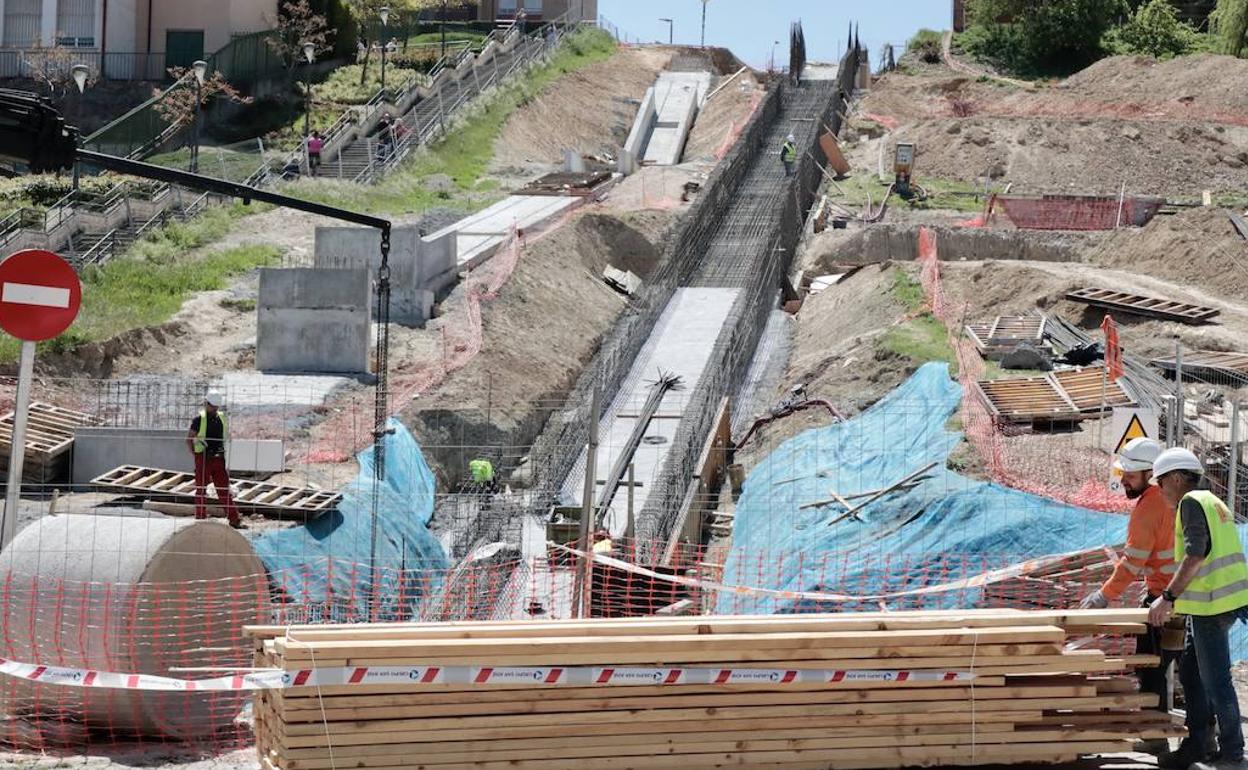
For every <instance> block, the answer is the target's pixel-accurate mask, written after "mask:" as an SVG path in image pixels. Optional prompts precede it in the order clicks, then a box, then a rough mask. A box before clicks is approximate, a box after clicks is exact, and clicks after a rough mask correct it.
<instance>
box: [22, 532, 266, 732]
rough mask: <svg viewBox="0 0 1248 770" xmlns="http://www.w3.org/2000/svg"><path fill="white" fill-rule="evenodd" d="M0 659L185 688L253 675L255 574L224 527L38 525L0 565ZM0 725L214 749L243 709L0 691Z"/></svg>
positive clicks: (63, 690) (195, 699)
mask: <svg viewBox="0 0 1248 770" xmlns="http://www.w3.org/2000/svg"><path fill="white" fill-rule="evenodd" d="M0 581H2V582H0V603H2V604H3V619H4V625H3V628H0V633H2V636H3V638H0V649H3V657H5V658H9V659H11V660H16V661H22V662H31V663H43V664H48V665H56V666H68V667H72V668H81V669H94V670H99V671H114V672H121V673H136V674H156V675H161V676H172V677H175V678H180V679H187V678H192V679H193V678H202V677H206V676H221V675H224V673H225V672H224V671H222V672H220V673H217V674H212V673H208V672H195V673H187V672H179V671H171V669H177V668H190V667H205V668H214V669H236V668H239V667H246V666H250V665H251V663H250V650H249V646H248V645H247V644H246V643H245V640H244V639H243V638H242V634H241V627H242V626H243V625H245V624H248V623H255V622H258V621H267V620H268V606H269V605H268V602H269V597H268V584H267V580H266V577H265V573H264V567H263V565H262V564H261V562H260V560H259V559H258V558H257V557H256V555H255V553H254V552H253V551H252V548H251V545H250V544H249V543H248V542H247V540H246V539H245V538H244V537H242V536H241V535H239V534H238V533H237V532H235V531H233V530H232V529H230V528H229V527H226V526H224V525H222V524H219V523H215V522H208V521H195V520H193V519H190V520H188V519H176V518H167V517H163V516H152V514H150V513H147V512H144V511H138V512H135V514H134V515H81V514H72V515H58V516H47V517H44V518H42V519H40V520H38V521H36V522H34V523H33V524H31V525H30V526H28V527H26V529H24V530H22V532H21V533H20V534H19V535H18V536H17V537H16V538H14V540H13V542H12V543H11V544H10V545H9V547H8V548H6V549H5V550H4V551H3V553H0ZM0 696H2V701H0V702H2V704H3V706H4V711H5V713H6V714H8V715H10V716H14V717H19V718H22V717H25V718H31V719H34V720H36V721H41V722H46V721H48V720H52V721H60V722H62V723H72V724H78V725H82V726H85V727H86V728H88V729H93V730H105V731H108V734H109V735H110V736H111V737H112V738H114V739H126V738H131V737H145V736H161V737H169V738H177V739H195V738H204V737H207V736H210V735H211V734H212V733H214V732H217V731H219V730H221V729H223V728H226V727H228V726H229V725H230V723H231V722H233V721H234V719H235V718H236V717H237V716H238V713H239V711H240V709H241V708H242V706H243V704H244V702H245V700H246V695H244V694H238V693H232V692H221V693H202V694H191V693H183V692H151V691H140V690H122V689H110V690H103V689H92V688H80V687H68V686H63V685H49V684H43V685H39V684H33V683H29V682H27V681H25V680H20V679H9V681H0Z"/></svg>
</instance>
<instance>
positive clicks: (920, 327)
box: [881, 313, 955, 364]
mask: <svg viewBox="0 0 1248 770" xmlns="http://www.w3.org/2000/svg"><path fill="white" fill-rule="evenodd" d="M881 344H882V345H883V346H884V348H885V349H886V350H889V351H891V352H893V353H896V354H897V355H899V356H903V357H905V358H909V359H910V360H911V361H914V362H915V363H919V364H924V363H927V362H928V361H947V362H949V363H951V364H952V363H954V362H955V359H954V353H953V346H952V345H950V344H949V334H948V332H947V331H946V330H945V325H944V324H943V323H941V322H940V320H938V319H937V318H935V317H934V316H932V315H929V314H926V313H925V314H923V315H921V316H918V317H916V318H912V319H911V320H909V321H907V322H906V323H904V324H899V325H897V326H894V327H892V328H891V329H889V330H888V333H887V334H885V335H884V339H883V341H882V343H881Z"/></svg>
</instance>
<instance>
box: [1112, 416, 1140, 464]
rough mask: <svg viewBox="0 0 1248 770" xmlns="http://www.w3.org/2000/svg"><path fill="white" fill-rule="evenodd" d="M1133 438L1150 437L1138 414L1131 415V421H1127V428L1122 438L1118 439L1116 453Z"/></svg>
mask: <svg viewBox="0 0 1248 770" xmlns="http://www.w3.org/2000/svg"><path fill="white" fill-rule="evenodd" d="M1133 438H1148V431H1146V430H1144V423H1142V422H1140V416H1139V415H1138V414H1132V415H1131V421H1130V422H1128V423H1127V429H1126V430H1124V431H1123V432H1122V438H1120V439H1118V445H1117V446H1116V447H1114V454H1118V453H1119V452H1121V451H1122V448H1123V446H1125V445H1126V443H1127V442H1128V441H1130V440H1131V439H1133Z"/></svg>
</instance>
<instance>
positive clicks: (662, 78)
mask: <svg viewBox="0 0 1248 770" xmlns="http://www.w3.org/2000/svg"><path fill="white" fill-rule="evenodd" d="M711 80H712V78H711V73H709V72H661V73H659V78H658V80H656V81H655V84H654V86H653V87H651V88H650V89H649V90H647V91H646V95H645V97H644V98H643V99H642V101H641V107H640V109H639V110H638V111H637V117H636V118H635V119H634V121H633V128H632V131H631V132H630V133H629V135H628V140H627V141H626V142H625V143H624V150H625V151H626V152H628V153H630V154H631V155H632V156H633V157H635V158H639V159H641V162H643V163H647V164H653V165H658V166H674V165H676V164H677V163H680V159H681V156H682V155H683V154H684V150H685V140H686V139H688V137H689V129H690V128H692V127H693V121H694V119H695V118H696V117H697V114H698V109H699V108H700V107H701V106H702V103H703V102H704V101H706V94H707V92H708V91H709V90H710V87H711Z"/></svg>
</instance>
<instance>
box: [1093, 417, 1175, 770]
mask: <svg viewBox="0 0 1248 770" xmlns="http://www.w3.org/2000/svg"><path fill="white" fill-rule="evenodd" d="M1159 454H1161V444H1159V443H1157V442H1156V441H1154V440H1153V439H1151V438H1133V439H1131V440H1130V441H1128V442H1127V443H1126V445H1125V446H1124V447H1123V448H1122V451H1121V452H1119V453H1118V459H1117V460H1115V461H1114V468H1115V469H1116V470H1118V471H1119V472H1121V473H1122V489H1123V492H1124V493H1125V494H1126V496H1127V498H1128V499H1131V500H1134V501H1135V507H1134V508H1133V509H1132V510H1131V518H1130V520H1129V521H1128V522H1127V544H1126V546H1125V547H1124V548H1123V552H1122V556H1121V557H1120V558H1119V559H1118V563H1117V564H1115V565H1114V572H1113V574H1112V575H1110V577H1109V579H1108V580H1106V581H1105V583H1104V585H1102V586H1101V587H1100V588H1098V589H1096V590H1095V591H1093V592H1092V593H1090V594H1088V595H1087V596H1085V597H1084V598H1083V601H1082V602H1080V603H1079V609H1081V610H1089V609H1103V608H1105V607H1108V606H1109V603H1110V602H1116V601H1118V599H1120V598H1121V597H1122V594H1123V592H1125V591H1126V590H1127V588H1128V587H1129V586H1130V585H1131V584H1132V583H1134V582H1135V580H1136V579H1137V578H1141V577H1142V578H1143V579H1144V585H1145V586H1146V588H1147V594H1146V598H1145V599H1144V602H1143V604H1141V605H1140V606H1143V607H1149V606H1151V605H1152V603H1153V600H1154V599H1156V598H1157V597H1158V596H1161V592H1162V589H1164V588H1165V587H1166V585H1167V584H1169V582H1170V578H1171V577H1172V576H1173V575H1174V572H1175V570H1176V569H1177V567H1176V566H1175V563H1174V508H1173V507H1172V506H1168V505H1166V501H1165V499H1164V498H1163V497H1162V495H1161V489H1160V488H1158V487H1155V486H1153V485H1152V484H1150V483H1149V482H1150V480H1151V479H1152V477H1153V461H1154V460H1155V459H1156V458H1157V455H1159ZM1149 629H1150V630H1149V633H1147V634H1144V635H1141V636H1139V637H1137V641H1136V651H1137V652H1138V653H1140V654H1141V655H1160V656H1161V657H1162V660H1161V665H1160V666H1158V667H1157V668H1139V669H1136V673H1137V674H1138V675H1139V678H1140V691H1141V692H1151V693H1156V694H1157V697H1158V698H1159V702H1158V706H1157V708H1159V709H1160V710H1162V711H1165V710H1166V709H1167V708H1168V704H1169V701H1170V698H1169V688H1168V682H1167V679H1166V669H1167V668H1169V666H1170V663H1171V662H1172V661H1173V660H1174V659H1175V658H1177V657H1178V654H1177V653H1174V654H1171V655H1169V656H1166V655H1165V654H1164V653H1163V652H1162V646H1161V629H1160V628H1152V627H1151V626H1150V627H1149ZM1137 748H1138V750H1140V751H1150V752H1161V751H1166V750H1167V749H1169V748H1170V747H1169V745H1168V744H1167V743H1166V741H1164V740H1159V741H1146V742H1143V743H1142V744H1139V745H1137Z"/></svg>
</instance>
